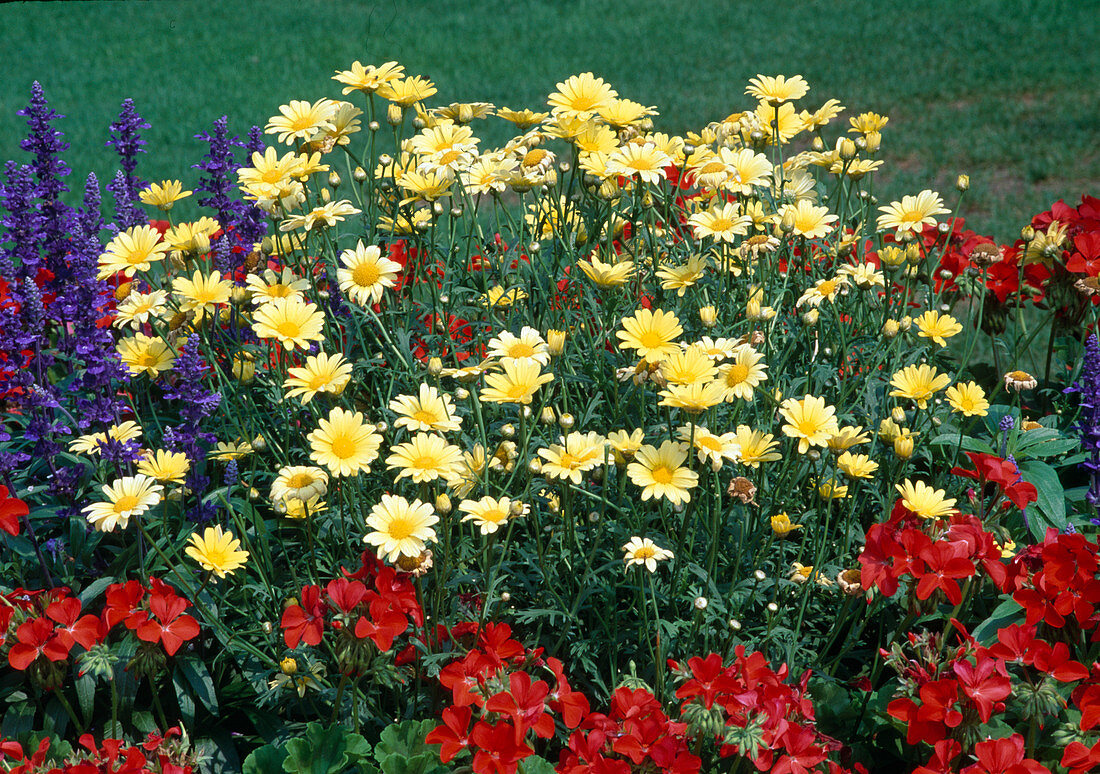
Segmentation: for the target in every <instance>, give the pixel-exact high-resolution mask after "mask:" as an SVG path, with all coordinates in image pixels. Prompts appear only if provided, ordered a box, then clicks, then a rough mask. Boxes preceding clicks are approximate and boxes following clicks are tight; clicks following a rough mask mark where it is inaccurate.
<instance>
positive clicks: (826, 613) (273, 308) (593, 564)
mask: <svg viewBox="0 0 1100 774" xmlns="http://www.w3.org/2000/svg"><path fill="white" fill-rule="evenodd" d="M335 80H336V81H338V82H339V83H340V84H342V86H343V96H344V97H347V98H348V99H349V100H350V101H340V100H331V99H320V100H318V101H316V102H308V101H292V102H290V103H289V104H288V105H284V106H283V107H281V108H280V114H279V115H277V116H275V117H273V118H272V119H271V121H270V123H269V124H268V125H267V127H266V129H265V130H264V131H261V130H260V129H259V128H253V129H252V131H250V132H249V133H248V135H247V139H245V140H240V139H238V138H237V137H234V136H232V135H231V133H230V130H229V127H228V121H227V120H226V119H222V120H220V121H218V122H215V124H214V126H213V129H212V130H211V131H210V132H206V133H203V134H201V135H199V138H200V139H202V140H203V141H204V142H205V143H206V144H207V145H208V147H209V152H208V153H207V154H206V155H205V156H204V157H203V158H202V160H201V161H200V162H199V163H198V164H197V165H196V168H197V169H198V170H199V172H198V175H197V177H196V178H195V180H194V182H192V183H188V184H187V185H185V184H183V183H181V182H180V181H178V180H174V181H161V182H159V183H153V184H149V183H146V182H144V181H142V180H141V179H140V178H139V177H138V158H139V154H140V153H141V152H143V151H144V148H143V145H144V143H143V141H142V140H141V137H140V132H141V130H142V129H144V128H146V125H145V124H144V123H143V122H142V119H141V118H140V116H139V115H138V113H137V111H136V108H135V106H134V105H133V104H132V103H131V102H129V101H127V103H125V104H124V106H123V109H122V112H121V114H120V117H119V120H118V121H117V122H116V123H114V124H112V126H111V133H110V141H109V144H110V145H112V146H113V147H115V148H116V150H117V151H118V153H119V156H120V171H119V173H118V175H117V177H116V178H115V179H114V180H113V181H112V182H111V183H110V184H109V185H108V188H109V190H110V192H111V194H112V196H113V198H114V207H113V209H112V214H111V215H110V218H111V219H110V222H107V221H106V220H105V217H107V216H105V215H104V212H103V207H102V202H101V199H100V187H99V183H98V181H97V180H96V179H95V177H94V176H89V178H88V179H87V181H86V183H85V186H84V196H83V203H82V205H81V206H79V207H77V208H71V207H69V206H67V205H66V204H65V203H64V201H63V198H64V197H63V195H64V194H65V193H66V192H67V191H68V190H69V189H68V183H67V181H66V178H67V177H68V175H69V172H70V170H69V169H68V168H67V166H66V165H65V164H64V162H63V161H62V153H63V151H64V150H65V147H66V146H65V143H64V141H63V139H62V135H61V133H60V131H58V129H57V128H56V126H55V125H56V124H57V119H58V118H59V117H58V116H57V115H56V114H55V113H53V112H52V110H51V109H50V108H49V106H48V103H47V101H46V98H45V95H44V94H43V93H42V90H41V88H39V87H38V86H37V84H36V85H35V87H34V89H33V90H32V97H31V102H30V105H29V107H27V108H26V109H25V110H23V111H21V115H24V116H26V117H27V119H28V126H29V133H28V138H27V140H26V141H25V142H24V143H23V146H22V147H23V150H24V151H27V152H28V153H30V154H31V160H30V163H29V164H26V165H23V164H19V163H17V162H9V163H8V165H7V166H6V167H5V181H4V183H3V185H2V187H0V204H2V206H3V210H4V212H5V213H6V214H5V216H4V218H3V220H2V221H0V223H2V226H3V229H4V235H3V236H2V237H0V240H2V241H0V250H2V252H0V394H2V395H3V397H4V400H5V402H6V405H5V413H4V426H3V428H0V433H2V434H0V475H2V479H0V481H2V483H3V486H2V487H0V529H3V530H4V532H5V533H7V535H6V537H5V539H4V548H3V553H2V554H0V556H2V557H3V561H4V563H5V565H4V566H5V568H6V570H5V575H4V576H3V593H2V597H0V598H2V599H3V601H4V603H5V604H4V605H3V606H0V631H3V632H4V634H3V640H2V641H0V657H3V658H6V662H7V669H6V671H5V675H4V680H3V683H2V687H0V695H2V697H3V700H4V702H5V704H4V706H5V709H4V710H3V713H4V714H3V721H2V734H3V737H4V739H5V740H6V741H4V742H2V743H0V752H2V753H3V755H4V756H5V757H4V761H5V765H8V766H9V768H11V769H12V770H18V771H26V772H32V771H48V770H55V769H60V770H64V771H73V772H92V771H118V772H121V771H126V772H138V771H157V772H181V771H197V770H212V771H221V770H234V769H242V768H243V770H245V771H251V772H264V771H307V770H308V771H321V772H323V771H333V772H340V771H345V770H356V771H383V772H414V771H415V772H433V771H471V770H472V771H474V772H508V773H509V774H511V773H512V772H516V771H520V772H527V773H536V772H548V771H558V772H562V773H563V774H565V773H568V774H572V773H574V772H576V773H579V772H632V771H639V772H642V771H645V772H653V771H661V772H700V771H704V772H710V771H737V770H744V771H748V770H752V769H753V768H755V769H756V770H759V771H773V772H777V773H779V774H786V772H799V773H801V772H807V771H829V772H841V771H864V770H877V771H900V770H905V771H920V772H951V771H963V772H966V773H967V774H978V773H979V772H1010V771H1011V772H1023V771H1028V772H1038V771H1054V770H1063V769H1064V770H1069V771H1073V772H1083V771H1087V770H1090V769H1091V768H1092V767H1093V766H1094V765H1095V764H1097V763H1100V743H1098V741H1097V732H1096V731H1095V727H1096V726H1097V725H1100V664H1098V663H1097V660H1096V647H1095V645H1094V644H1093V641H1094V640H1095V639H1100V634H1098V633H1097V632H1100V629H1098V626H1097V624H1098V622H1100V617H1098V616H1097V614H1096V610H1095V605H1096V603H1097V602H1100V581H1098V579H1097V570H1098V568H1100V563H1098V559H1097V553H1098V544H1097V542H1096V540H1095V534H1096V525H1097V523H1100V519H1098V518H1097V517H1098V516H1100V514H1098V513H1097V507H1098V505H1100V482H1098V475H1100V435H1098V431H1097V427H1098V426H1100V403H1098V400H1100V399H1098V397H1097V396H1098V395H1100V344H1098V342H1097V339H1096V337H1095V335H1094V334H1093V333H1092V331H1094V329H1095V323H1096V311H1095V310H1096V306H1095V303H1094V300H1095V297H1096V295H1097V293H1098V292H1100V285H1098V284H1097V278H1096V275H1097V274H1098V273H1100V200H1097V199H1094V198H1091V197H1087V196H1086V197H1084V198H1082V200H1081V203H1080V204H1079V205H1078V206H1076V207H1070V206H1069V205H1066V204H1065V203H1064V202H1058V203H1057V204H1055V205H1054V206H1053V207H1052V209H1051V210H1050V211H1049V212H1045V213H1041V214H1040V215H1037V216H1035V217H1034V218H1032V219H1031V221H1030V223H1029V225H1027V226H1026V227H1025V228H1024V229H1023V230H1022V233H1021V238H1020V239H1019V240H1017V241H1016V242H1015V243H1014V244H1012V245H998V244H995V243H994V241H993V240H991V239H989V238H985V237H982V236H980V235H979V234H977V233H975V232H973V231H970V230H968V229H967V228H966V225H965V223H964V222H963V220H962V218H961V217H959V216H958V208H959V202H961V200H962V198H963V195H964V193H965V191H966V190H967V188H968V181H967V180H966V178H965V176H961V177H960V179H959V182H958V185H957V194H958V195H957V201H956V202H954V203H953V206H954V209H952V208H949V207H948V206H947V204H946V203H945V201H944V198H943V197H942V196H941V195H940V194H938V193H936V192H933V191H930V190H925V191H922V192H920V193H919V194H917V195H915V196H906V197H904V198H903V199H902V200H901V201H899V202H892V203H887V204H881V203H879V202H878V201H877V199H876V198H875V195H874V183H873V181H874V175H875V172H876V170H877V169H878V168H879V167H880V166H881V165H882V164H883V163H884V162H883V160H881V159H880V158H879V155H880V154H879V151H880V146H881V144H882V140H883V135H884V132H888V119H887V118H886V117H885V116H879V115H876V114H874V113H860V114H856V115H854V116H853V117H851V118H850V119H849V120H848V122H847V124H844V123H843V122H842V121H841V120H840V119H839V116H840V115H841V114H842V113H843V112H844V111H845V108H844V107H842V106H841V105H839V103H837V102H836V100H828V101H826V102H825V103H824V104H823V105H821V106H820V107H818V108H817V109H816V110H814V111H811V110H800V109H799V108H797V107H796V106H795V103H796V102H797V103H799V104H801V103H804V102H806V101H807V100H806V95H807V92H808V90H809V87H808V85H807V84H806V83H805V81H804V80H803V79H802V78H801V77H798V76H795V77H793V78H784V77H782V76H779V77H776V78H771V77H765V76H758V77H757V78H754V79H752V81H751V82H750V84H749V86H748V88H747V89H746V90H745V94H746V95H747V98H746V106H747V109H746V110H745V111H744V112H737V113H733V114H731V115H730V116H728V117H726V118H724V119H722V120H721V121H717V122H714V123H712V124H709V125H708V126H706V127H702V128H701V129H700V130H699V131H698V132H696V133H689V134H688V135H687V136H685V137H676V136H669V135H666V134H663V133H661V132H659V131H656V130H655V128H654V121H653V119H654V117H655V116H656V112H655V109H654V108H651V107H647V106H644V105H641V104H639V103H635V102H632V101H630V100H628V99H621V98H619V96H618V94H617V93H616V92H615V91H614V90H613V89H612V88H611V86H610V85H608V84H606V83H605V82H604V81H603V80H602V79H599V78H597V77H595V76H593V75H592V74H590V73H585V74H582V75H579V76H574V77H572V78H569V79H567V80H566V81H564V82H562V83H560V84H558V85H557V91H555V92H554V93H552V94H551V95H550V97H549V99H548V102H547V106H546V107H547V110H546V111H544V112H536V111H532V110H511V109H508V108H504V107H501V108H497V107H496V106H493V105H488V104H486V103H452V104H450V105H447V106H442V107H427V103H428V101H429V100H431V98H432V97H433V96H434V95H435V93H436V89H435V86H434V84H432V83H431V82H430V81H428V80H427V79H425V78H422V77H419V76H406V75H405V73H404V71H403V68H402V67H401V66H400V65H397V64H396V63H392V62H391V63H387V64H385V65H382V66H378V67H375V66H367V67H364V66H362V65H361V64H360V63H358V62H356V63H355V64H354V65H353V66H352V68H351V69H350V70H346V71H339V72H337V75H336V77H335ZM482 120H486V121H487V120H503V121H507V122H510V123H511V124H513V125H514V127H515V131H516V133H517V136H516V137H515V138H514V139H512V140H511V141H509V142H508V143H507V144H505V145H504V146H503V147H500V148H494V149H488V148H485V147H481V146H482V142H481V141H480V140H479V138H478V137H477V134H476V128H477V126H478V123H479V122H480V121H482ZM268 141H270V142H271V143H272V145H270V146H269V145H267V142H268ZM185 168H186V167H185V166H183V165H181V172H182V171H183V170H184V169H185ZM188 186H192V187H193V189H194V190H193V191H192V190H186V188H187V187H188ZM180 201H183V202H185V203H187V204H190V203H191V202H195V203H197V204H198V205H199V206H200V207H201V208H202V212H203V213H204V214H203V215H201V217H198V218H196V219H194V220H189V221H181V220H179V219H177V218H176V217H174V215H175V213H178V211H179V207H176V206H175V204H176V203H177V202H180ZM181 206H186V205H181ZM624 570H625V572H624Z"/></svg>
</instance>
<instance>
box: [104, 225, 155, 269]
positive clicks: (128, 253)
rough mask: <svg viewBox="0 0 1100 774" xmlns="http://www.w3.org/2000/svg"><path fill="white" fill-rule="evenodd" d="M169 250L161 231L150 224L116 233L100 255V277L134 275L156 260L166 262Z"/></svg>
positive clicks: (147, 267)
mask: <svg viewBox="0 0 1100 774" xmlns="http://www.w3.org/2000/svg"><path fill="white" fill-rule="evenodd" d="M168 250H169V247H168V243H167V242H164V241H162V240H161V238H160V232H159V231H157V230H156V229H155V228H151V227H149V226H134V227H133V228H128V229H126V230H125V231H120V232H119V233H118V234H116V235H115V238H114V239H112V240H111V241H110V242H109V243H108V244H107V247H106V248H105V251H104V253H103V254H102V255H100V256H99V272H98V273H97V274H96V278H97V279H107V278H108V277H110V276H112V275H113V274H115V273H116V272H120V271H121V272H124V273H125V274H126V276H127V277H133V276H134V274H135V273H136V272H139V271H149V268H150V267H151V266H152V264H153V263H154V262H156V261H163V260H164V254H165V253H167V252H168Z"/></svg>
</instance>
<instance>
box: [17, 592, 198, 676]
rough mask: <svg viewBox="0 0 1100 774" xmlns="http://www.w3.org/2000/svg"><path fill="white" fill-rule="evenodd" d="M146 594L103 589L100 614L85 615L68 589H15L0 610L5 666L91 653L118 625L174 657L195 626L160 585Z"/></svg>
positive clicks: (26, 666)
mask: <svg viewBox="0 0 1100 774" xmlns="http://www.w3.org/2000/svg"><path fill="white" fill-rule="evenodd" d="M149 584H150V585H149V588H146V587H144V586H142V585H141V584H140V583H138V582H137V581H129V582H128V583H125V584H122V583H115V584H112V585H111V586H108V587H107V595H106V603H105V605H104V608H103V611H102V613H100V614H99V615H93V614H91V613H86V614H84V615H81V613H83V612H84V611H83V606H82V605H81V603H80V600H79V599H77V598H76V597H74V596H72V593H71V592H70V590H69V589H67V588H63V587H62V588H56V589H50V590H49V591H42V590H39V591H27V590H25V589H16V590H15V591H13V592H12V593H11V594H7V595H5V596H4V597H3V599H4V603H3V604H0V647H3V646H4V645H7V644H9V643H10V645H11V647H10V649H9V650H8V654H7V657H8V664H9V665H10V666H11V667H12V669H18V670H20V671H25V670H27V669H29V668H30V667H31V666H32V665H33V664H34V663H35V662H38V661H40V660H41V663H46V662H58V661H65V660H66V659H67V658H68V657H69V655H70V653H71V652H72V649H73V646H74V645H80V646H81V647H82V648H83V649H84V650H90V649H91V648H92V647H94V646H95V645H97V644H99V643H102V642H104V641H105V640H106V638H107V635H108V634H110V632H111V630H112V629H114V627H115V626H116V625H118V624H119V623H122V624H124V625H125V627H126V628H127V629H129V630H131V631H133V632H134V633H135V634H136V635H137V638H138V639H139V640H141V641H143V642H149V643H160V644H161V645H162V646H163V647H164V650H165V652H166V653H167V654H168V655H169V656H172V655H175V653H176V651H178V650H179V648H180V646H181V645H182V644H183V643H184V642H187V641H188V640H192V639H194V638H195V637H197V636H198V634H199V624H198V622H197V621H196V620H195V619H194V618H192V617H191V616H189V615H186V614H185V612H184V611H185V610H187V608H188V607H190V602H188V601H187V600H186V599H184V598H183V597H181V596H179V595H178V594H176V592H175V590H174V589H173V588H172V587H171V586H169V585H168V584H167V583H165V582H164V581H161V580H158V579H157V578H150V579H149Z"/></svg>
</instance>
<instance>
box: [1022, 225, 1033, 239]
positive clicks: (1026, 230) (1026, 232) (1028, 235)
mask: <svg viewBox="0 0 1100 774" xmlns="http://www.w3.org/2000/svg"><path fill="white" fill-rule="evenodd" d="M1020 238H1021V239H1023V240H1024V241H1025V242H1030V241H1031V240H1032V239H1034V238H1035V229H1033V228H1032V227H1031V226H1030V225H1028V226H1024V227H1023V228H1022V229H1020Z"/></svg>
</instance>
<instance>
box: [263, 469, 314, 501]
mask: <svg viewBox="0 0 1100 774" xmlns="http://www.w3.org/2000/svg"><path fill="white" fill-rule="evenodd" d="M326 494H328V473H326V472H325V471H323V470H321V468H314V467H312V466H309V465H287V466H285V467H282V468H280V469H279V475H278V476H276V477H275V480H274V481H272V482H271V501H272V502H275V503H277V502H279V501H280V500H283V501H285V500H301V501H302V502H307V503H308V502H310V501H312V500H316V499H320V498H322V497H324V496H325V495H326Z"/></svg>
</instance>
